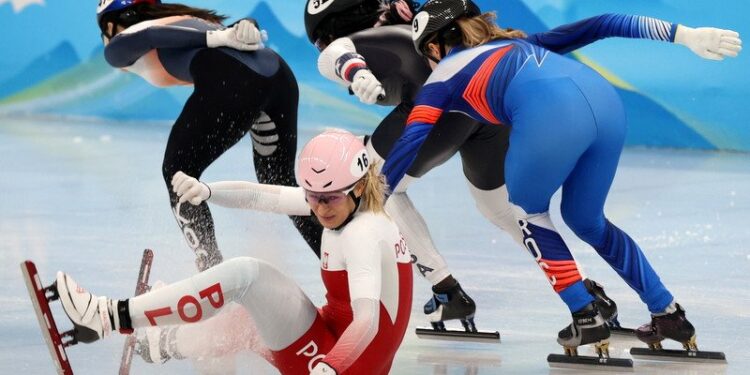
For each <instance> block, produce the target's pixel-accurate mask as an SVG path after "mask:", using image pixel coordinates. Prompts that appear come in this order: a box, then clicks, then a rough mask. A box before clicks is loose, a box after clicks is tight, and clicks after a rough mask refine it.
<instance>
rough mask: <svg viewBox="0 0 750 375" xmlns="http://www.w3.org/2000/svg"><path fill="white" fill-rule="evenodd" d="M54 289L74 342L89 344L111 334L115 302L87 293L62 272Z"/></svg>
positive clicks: (59, 273)
mask: <svg viewBox="0 0 750 375" xmlns="http://www.w3.org/2000/svg"><path fill="white" fill-rule="evenodd" d="M55 287H56V288H57V294H58V295H59V296H60V302H61V303H62V306H63V310H64V311H65V314H66V315H68V318H69V319H70V321H71V322H72V323H73V326H74V329H73V339H74V340H75V341H76V342H83V343H91V342H94V341H96V340H99V339H102V338H104V337H107V336H109V335H110V334H111V333H112V329H113V328H112V326H113V325H114V324H115V321H114V319H115V316H113V314H112V313H111V312H112V311H116V309H115V308H113V305H115V304H116V303H115V301H112V300H110V299H108V298H107V297H97V296H95V295H93V294H91V293H89V292H87V291H86V290H85V289H83V288H81V287H80V286H79V285H78V284H77V283H76V282H75V280H73V279H72V278H71V277H70V276H68V275H66V274H64V273H62V272H58V273H57V281H56V282H55ZM114 315H117V314H114Z"/></svg>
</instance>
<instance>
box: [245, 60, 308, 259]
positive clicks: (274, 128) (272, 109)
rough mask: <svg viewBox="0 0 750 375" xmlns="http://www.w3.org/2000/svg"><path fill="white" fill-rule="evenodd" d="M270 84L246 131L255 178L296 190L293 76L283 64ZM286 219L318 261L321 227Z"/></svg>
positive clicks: (303, 218)
mask: <svg viewBox="0 0 750 375" xmlns="http://www.w3.org/2000/svg"><path fill="white" fill-rule="evenodd" d="M272 82H273V83H272V85H271V87H270V88H269V90H270V91H271V95H270V97H269V100H268V103H267V104H266V106H265V107H264V108H263V112H262V113H261V115H260V117H259V118H258V119H257V120H255V121H254V123H253V125H252V127H251V128H250V134H251V136H252V140H253V160H254V164H255V174H256V176H257V177H258V182H260V183H263V184H272V185H283V186H297V184H296V182H295V177H294V158H295V156H296V153H297V104H298V97H299V89H298V87H297V82H296V80H295V78H294V75H293V74H292V72H291V70H290V69H289V68H288V67H287V66H286V64H283V62H282V65H281V67H280V69H279V71H278V72H277V73H276V75H275V76H274V79H273V81H272ZM290 219H292V223H293V224H294V227H295V228H297V231H299V233H300V234H301V235H302V238H304V240H305V241H306V242H307V244H308V245H309V246H310V248H311V249H312V250H313V252H314V253H315V255H316V256H318V258H320V238H321V235H322V233H323V226H321V225H320V223H318V222H317V220H316V219H315V218H314V217H313V216H312V215H311V216H290Z"/></svg>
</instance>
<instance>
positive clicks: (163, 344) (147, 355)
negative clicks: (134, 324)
mask: <svg viewBox="0 0 750 375" xmlns="http://www.w3.org/2000/svg"><path fill="white" fill-rule="evenodd" d="M177 329H178V327H165V328H162V327H149V328H146V329H143V330H138V331H136V340H137V341H136V345H135V354H138V355H140V356H141V358H143V360H144V361H145V362H146V363H160V364H161V363H164V362H167V361H168V360H170V359H172V358H174V359H183V357H182V356H180V355H179V354H177V350H176V349H177V348H176V347H175V335H176V333H177Z"/></svg>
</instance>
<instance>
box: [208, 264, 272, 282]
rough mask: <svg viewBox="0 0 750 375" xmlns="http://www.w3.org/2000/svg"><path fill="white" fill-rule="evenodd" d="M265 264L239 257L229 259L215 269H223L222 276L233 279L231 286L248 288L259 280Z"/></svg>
mask: <svg viewBox="0 0 750 375" xmlns="http://www.w3.org/2000/svg"><path fill="white" fill-rule="evenodd" d="M263 264H266V263H265V262H262V261H259V260H258V259H255V258H252V257H237V258H232V259H229V260H227V261H225V262H224V263H222V264H220V265H218V266H216V267H215V268H218V267H221V268H222V270H223V271H222V274H224V275H226V277H228V278H229V279H231V282H230V283H231V284H233V285H235V286H237V287H243V288H246V287H249V286H250V285H252V284H253V283H254V282H255V280H257V278H258V274H259V273H260V268H261V267H262V266H263Z"/></svg>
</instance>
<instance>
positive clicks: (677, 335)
mask: <svg viewBox="0 0 750 375" xmlns="http://www.w3.org/2000/svg"><path fill="white" fill-rule="evenodd" d="M635 333H636V337H638V340H641V341H643V342H644V343H646V344H647V345H648V347H649V348H651V349H661V342H662V341H663V340H664V339H671V340H674V341H677V342H679V343H681V344H682V346H683V347H684V348H685V350H696V349H697V348H696V344H695V327H693V325H692V324H691V323H690V322H689V321H688V320H687V318H685V309H683V308H682V306H680V305H679V304H677V303H672V304H670V305H669V306H668V307H667V310H666V311H665V313H663V314H658V315H651V323H648V324H644V325H642V326H640V327H638V329H637V330H636V331H635Z"/></svg>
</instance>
